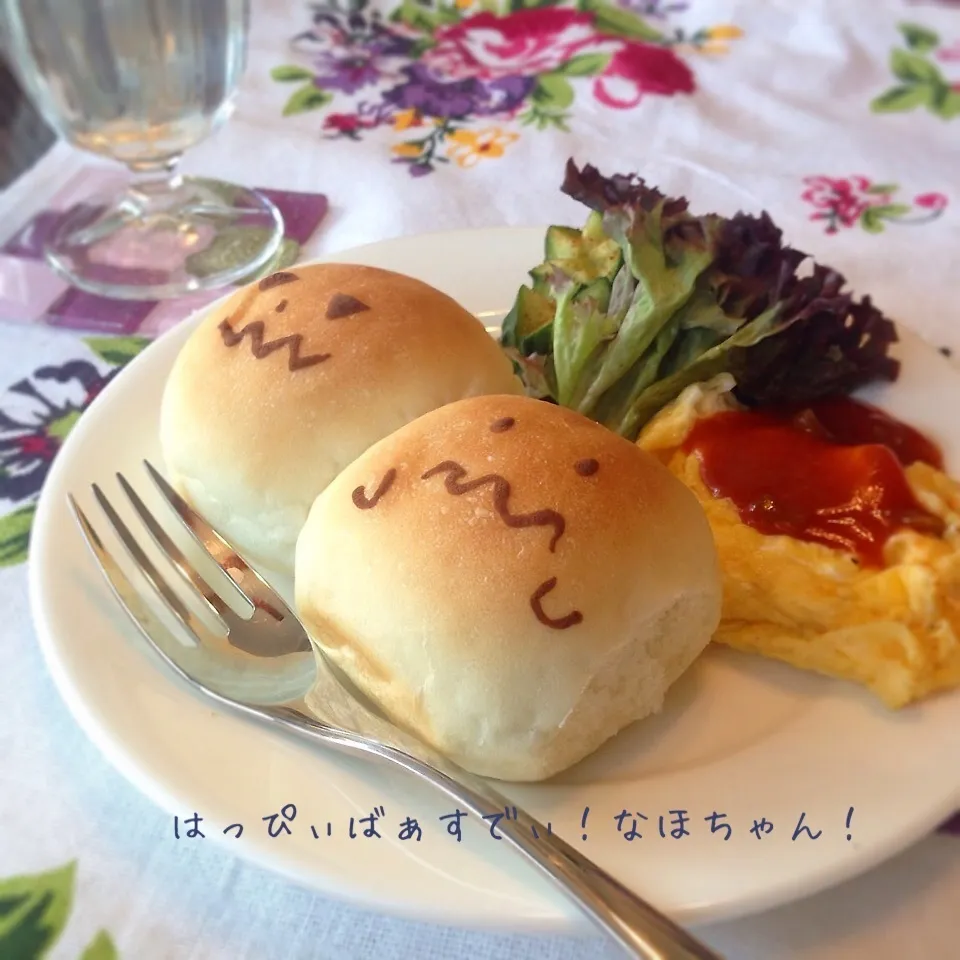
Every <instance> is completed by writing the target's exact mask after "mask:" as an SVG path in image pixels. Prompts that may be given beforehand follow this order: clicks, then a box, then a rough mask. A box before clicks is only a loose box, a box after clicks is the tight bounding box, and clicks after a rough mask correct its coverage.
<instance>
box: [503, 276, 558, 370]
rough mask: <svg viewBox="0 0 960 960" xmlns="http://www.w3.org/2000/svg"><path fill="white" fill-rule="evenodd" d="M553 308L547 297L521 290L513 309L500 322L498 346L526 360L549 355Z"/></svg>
mask: <svg viewBox="0 0 960 960" xmlns="http://www.w3.org/2000/svg"><path fill="white" fill-rule="evenodd" d="M555 313H556V305H555V303H554V301H553V300H551V299H550V298H549V297H547V296H544V295H543V294H542V293H538V292H537V291H536V290H533V289H531V288H530V287H521V288H520V292H519V293H518V294H517V299H516V300H515V301H514V304H513V308H512V309H511V311H510V312H509V313H508V314H507V315H506V317H505V318H504V320H503V334H502V336H501V342H502V343H503V344H505V345H506V346H512V347H515V348H516V349H517V350H519V351H520V353H521V354H522V355H523V356H525V357H528V356H530V354H533V353H537V354H548V353H549V352H550V348H551V346H552V343H553V318H554V315H555Z"/></svg>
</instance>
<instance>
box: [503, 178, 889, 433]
mask: <svg viewBox="0 0 960 960" xmlns="http://www.w3.org/2000/svg"><path fill="white" fill-rule="evenodd" d="M562 190H563V192H564V193H566V194H567V195H569V196H570V197H572V198H574V199H575V200H578V201H580V202H581V203H583V204H584V205H585V206H586V207H588V208H589V209H590V213H589V215H588V216H587V219H586V223H585V225H584V227H583V228H582V229H580V230H578V229H575V228H571V227H564V226H552V227H550V228H549V229H548V230H547V235H546V241H545V251H544V252H545V257H544V261H543V263H541V264H539V265H538V266H536V267H534V268H533V269H532V270H531V271H530V277H531V280H532V283H531V284H530V285H525V286H523V287H521V289H520V291H519V292H518V294H517V298H516V301H515V302H514V305H513V309H512V310H511V311H510V313H509V314H508V315H507V317H506V319H505V320H504V324H503V332H502V335H501V345H502V346H503V348H504V349H505V350H506V352H507V353H508V354H509V355H510V356H511V358H512V359H513V361H514V365H515V367H516V369H517V372H518V374H519V375H520V377H521V378H522V379H523V381H524V383H525V385H526V387H527V390H528V392H529V393H531V394H532V395H534V396H538V397H541V398H543V399H547V400H552V401H554V402H556V403H559V404H561V405H563V406H566V407H571V408H572V409H574V410H577V411H579V412H580V413H583V414H584V415H586V416H588V417H591V418H592V419H594V420H597V421H599V422H600V423H603V424H605V425H606V426H608V427H609V428H610V429H612V430H614V431H616V432H617V433H619V434H621V435H622V436H625V437H627V438H628V439H630V440H635V439H636V438H637V436H638V434H639V432H640V430H641V429H642V427H643V426H644V424H645V423H646V422H647V421H648V420H649V419H650V418H651V417H652V416H653V415H654V414H655V413H656V412H657V411H658V410H659V409H660V408H661V407H663V406H665V405H666V404H667V403H669V402H670V401H672V400H673V399H675V398H676V397H677V396H678V395H679V394H680V393H681V392H682V391H683V390H684V389H685V388H686V387H687V386H689V385H690V384H692V383H697V382H700V381H703V380H708V379H710V378H711V377H713V376H716V375H717V374H719V373H725V372H726V373H730V374H731V375H732V376H733V377H734V379H735V381H736V384H737V386H736V389H735V391H734V392H735V394H736V396H737V399H739V400H740V401H741V402H742V403H744V404H746V405H748V406H758V405H768V404H778V403H805V402H810V401H812V400H815V399H818V398H820V397H824V396H829V395H835V394H840V393H849V392H851V391H853V390H855V389H857V388H858V387H860V386H863V385H864V384H866V383H868V382H870V381H873V380H878V379H886V380H895V379H896V378H897V376H898V374H899V364H898V362H897V361H896V360H895V359H893V358H892V357H891V356H889V354H888V349H889V347H890V345H891V344H892V343H894V342H896V340H897V334H896V328H895V326H894V324H893V323H892V321H890V320H889V319H887V318H886V317H884V316H883V315H882V313H881V312H880V311H879V310H878V309H877V308H876V307H875V306H873V304H872V303H871V302H870V299H869V297H864V298H863V299H862V300H859V301H855V300H854V298H853V296H852V294H850V293H846V292H843V287H844V285H845V280H844V277H843V276H841V275H840V274H839V273H837V272H836V271H835V270H831V269H830V268H829V267H825V266H822V265H820V264H815V263H811V264H806V263H805V262H806V261H807V260H808V257H807V255H806V254H804V253H801V252H799V251H797V250H794V249H792V248H791V247H789V246H785V245H784V244H783V242H782V233H781V231H780V230H779V229H778V228H777V227H776V226H775V224H774V223H773V221H772V220H771V219H770V217H769V216H768V215H767V214H766V213H763V214H761V215H760V216H752V215H749V214H745V213H738V214H736V215H735V216H734V217H731V218H724V217H721V216H719V215H717V214H706V215H703V216H696V215H694V214H692V213H690V211H689V210H688V204H687V201H686V200H685V199H683V198H670V197H666V196H664V194H662V193H661V192H660V191H659V190H657V189H656V188H655V187H651V186H649V185H647V184H646V183H645V182H644V181H643V180H642V179H640V178H638V177H633V176H624V175H619V174H617V175H614V176H611V177H604V176H602V175H601V174H600V173H599V171H598V170H597V169H596V168H595V167H592V166H590V165H586V166H584V167H583V168H582V169H578V168H577V167H576V165H575V164H574V163H573V161H572V160H571V161H568V163H567V170H566V176H565V179H564V183H563V186H562ZM803 266H807V267H808V269H807V271H806V273H805V275H801V271H800V268H801V267H803Z"/></svg>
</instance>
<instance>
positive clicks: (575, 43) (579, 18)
mask: <svg viewBox="0 0 960 960" xmlns="http://www.w3.org/2000/svg"><path fill="white" fill-rule="evenodd" d="M434 36H435V37H436V39H437V41H438V42H437V44H436V45H435V46H434V47H432V48H431V49H429V50H427V51H425V52H424V54H423V56H422V57H421V62H422V63H423V64H425V65H426V66H428V67H429V68H430V69H431V71H432V72H433V73H434V74H436V75H437V76H438V77H442V78H444V79H449V80H464V79H478V80H499V79H503V78H505V77H517V76H521V77H529V76H536V75H537V74H541V73H549V72H550V71H552V70H556V69H557V67H559V66H561V65H562V64H564V63H566V61H567V60H569V59H570V58H571V57H573V56H574V55H576V53H577V52H578V51H579V50H581V49H582V48H584V47H587V46H589V47H590V48H591V50H596V49H597V43H598V40H599V39H600V38H598V36H597V33H596V30H595V28H594V26H593V16H592V15H591V14H589V13H578V12H577V11H576V10H566V9H561V8H559V7H542V8H540V9H533V10H518V11H517V12H516V13H511V14H510V15H509V16H506V17H498V16H497V15H496V14H493V13H490V12H489V11H484V12H483V13H478V14H475V15H474V16H472V17H467V19H465V20H463V21H461V22H460V23H457V24H453V25H451V26H447V27H441V28H440V29H439V30H437V31H436V33H435V35H434Z"/></svg>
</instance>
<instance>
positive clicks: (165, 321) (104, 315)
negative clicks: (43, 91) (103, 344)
mask: <svg viewBox="0 0 960 960" xmlns="http://www.w3.org/2000/svg"><path fill="white" fill-rule="evenodd" d="M122 184H123V177H122V175H119V174H114V173H112V172H110V171H104V170H101V169H85V170H83V171H81V172H80V173H79V174H78V175H77V176H75V177H73V178H72V179H71V180H70V181H69V182H68V183H67V185H66V186H64V187H63V189H61V190H60V191H59V192H58V193H56V194H55V195H54V196H53V197H51V198H50V200H49V201H48V203H47V206H46V207H45V209H43V210H41V211H40V212H39V213H37V214H35V215H34V216H33V217H31V218H30V219H29V220H28V221H27V222H26V223H23V224H22V225H20V226H17V227H15V228H14V231H13V233H12V234H11V235H10V236H9V237H8V238H7V240H6V242H4V243H3V245H2V246H0V320H3V321H6V322H9V323H24V324H45V325H47V326H51V327H59V328H63V329H70V330H77V331H85V332H97V333H105V334H114V335H122V336H128V335H132V334H137V335H138V336H145V337H155V336H157V335H158V334H160V333H163V332H164V331H165V330H168V329H169V328H170V327H172V326H175V325H176V324H177V323H178V322H180V321H181V320H183V319H184V318H185V317H187V316H189V315H190V314H191V313H192V312H193V311H194V310H198V309H200V308H201V307H203V306H205V305H206V304H208V303H211V302H212V301H213V300H216V299H217V298H218V297H221V296H223V294H224V293H227V292H228V291H229V289H230V288H229V287H224V288H221V289H218V290H208V291H204V292H202V293H197V294H192V295H189V296H185V297H179V298H177V299H173V300H163V301H156V300H115V299H112V298H110V297H102V296H98V295H97V294H92V293H87V292H85V291H83V290H79V289H77V288H76V287H73V286H71V285H70V284H69V283H68V282H67V281H65V280H63V279H62V278H61V277H60V276H59V275H58V274H57V273H55V272H54V270H53V269H52V268H51V267H50V266H48V265H47V263H46V261H45V259H44V256H43V247H44V243H45V242H46V240H47V238H48V237H49V236H50V234H51V232H52V230H53V229H55V227H56V225H57V223H58V221H59V219H60V217H61V216H62V215H63V213H64V211H66V210H67V209H69V208H70V207H72V206H73V205H74V204H76V203H78V202H80V201H82V199H83V197H85V196H92V195H93V194H95V193H99V192H100V191H103V190H108V189H111V188H117V189H119V188H120V187H121V186H122ZM259 189H260V191H261V193H263V194H264V195H265V196H266V197H268V198H269V199H270V200H271V201H272V202H273V203H274V205H275V206H276V207H277V209H278V210H279V211H280V213H281V215H282V217H283V222H284V240H283V245H282V247H281V251H280V253H279V255H278V257H277V258H276V259H275V261H274V262H273V263H272V264H271V267H273V268H277V267H280V266H288V265H289V264H291V263H294V262H295V261H296V260H297V259H298V258H299V255H300V248H301V246H302V245H303V244H304V243H305V242H306V241H307V240H309V239H310V237H311V236H312V235H313V234H314V232H315V231H316V230H317V228H318V227H319V226H320V223H321V222H322V221H323V218H324V217H325V216H326V213H327V208H328V203H327V198H326V196H324V195H323V194H322V193H301V192H295V191H291V190H273V189H267V188H259ZM231 242H235V243H243V236H242V235H239V234H238V235H237V236H236V237H227V238H226V240H225V244H222V245H221V247H219V248H215V245H212V246H211V247H210V248H208V249H207V250H202V251H199V252H198V253H197V254H195V255H194V256H193V257H192V258H191V260H192V263H191V265H190V269H191V271H192V272H194V273H197V274H202V272H203V271H204V270H205V269H207V268H208V265H209V266H210V267H212V266H214V265H215V264H216V262H217V258H222V257H224V256H229V244H230V243H231ZM104 279H107V278H106V277H105V278H104Z"/></svg>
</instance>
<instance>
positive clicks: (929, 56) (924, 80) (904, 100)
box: [870, 23, 960, 120]
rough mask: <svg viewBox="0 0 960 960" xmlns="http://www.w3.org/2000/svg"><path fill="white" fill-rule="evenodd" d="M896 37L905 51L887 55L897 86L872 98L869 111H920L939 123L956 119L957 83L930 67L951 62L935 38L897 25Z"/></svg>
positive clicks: (958, 107)
mask: <svg viewBox="0 0 960 960" xmlns="http://www.w3.org/2000/svg"><path fill="white" fill-rule="evenodd" d="M900 34H901V35H902V37H903V42H904V44H905V45H906V48H903V47H896V48H894V49H893V50H892V51H891V53H890V72H891V73H892V74H893V75H894V77H895V78H896V80H897V83H895V84H894V85H893V86H892V87H889V88H888V89H887V90H884V91H883V93H881V94H879V95H878V96H876V97H874V98H873V100H872V101H871V103H870V109H871V110H872V111H873V112H874V113H906V112H908V111H911V110H916V109H918V108H923V109H925V110H927V111H929V112H930V113H932V114H933V115H934V116H936V117H939V118H940V119H941V120H952V119H953V118H954V117H956V116H958V115H960V83H958V82H957V81H956V80H952V81H951V80H950V79H949V78H948V77H946V76H945V75H944V73H943V71H942V70H941V68H940V67H939V66H938V65H937V64H936V63H934V60H935V59H938V60H940V61H941V62H944V63H946V62H948V61H949V60H952V59H953V57H952V55H948V54H947V53H946V52H944V49H943V47H942V45H941V41H940V36H939V34H937V33H935V32H934V31H933V30H929V29H927V28H926V27H924V26H921V25H920V24H916V23H901V24H900ZM951 53H952V52H951Z"/></svg>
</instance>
